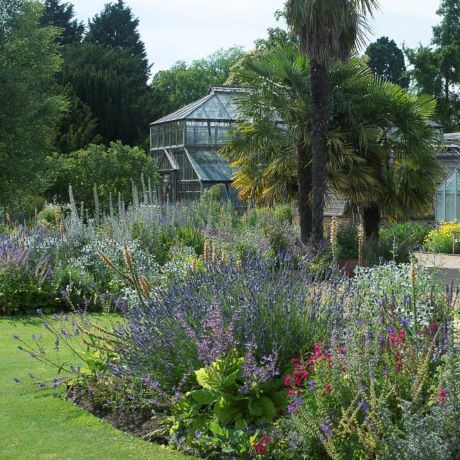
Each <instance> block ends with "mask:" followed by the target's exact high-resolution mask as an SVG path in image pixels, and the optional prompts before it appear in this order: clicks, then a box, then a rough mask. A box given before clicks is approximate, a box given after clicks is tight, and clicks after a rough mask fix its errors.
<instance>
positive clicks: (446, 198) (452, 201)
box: [435, 167, 460, 222]
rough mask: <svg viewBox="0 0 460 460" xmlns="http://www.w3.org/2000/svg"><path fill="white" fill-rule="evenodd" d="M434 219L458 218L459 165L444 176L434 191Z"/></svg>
mask: <svg viewBox="0 0 460 460" xmlns="http://www.w3.org/2000/svg"><path fill="white" fill-rule="evenodd" d="M435 206H436V209H435V211H436V220H437V221H438V222H452V221H454V220H456V221H458V220H460V167H457V168H456V169H454V171H453V172H452V173H451V174H450V175H449V176H448V177H447V178H446V180H445V181H444V182H443V183H442V184H441V185H440V186H439V188H438V189H437V191H436V205H435Z"/></svg>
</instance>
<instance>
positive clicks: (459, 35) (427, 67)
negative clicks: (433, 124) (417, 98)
mask: <svg viewBox="0 0 460 460" xmlns="http://www.w3.org/2000/svg"><path fill="white" fill-rule="evenodd" d="M459 13H460V0H442V2H441V5H440V8H439V9H438V11H437V14H438V15H439V16H441V22H440V24H439V25H438V26H436V27H434V28H433V39H432V43H431V45H430V46H422V45H420V46H419V47H418V48H415V49H406V55H407V57H408V60H409V63H410V64H411V65H412V67H413V69H412V71H411V76H412V79H413V83H414V86H415V88H416V90H417V91H418V92H419V93H426V94H431V95H433V96H434V97H435V98H436V102H437V107H436V113H435V118H436V119H437V121H439V122H440V123H442V124H443V125H444V127H445V129H446V130H456V129H458V128H459V127H460V41H459V39H460V22H459V21H458V17H459Z"/></svg>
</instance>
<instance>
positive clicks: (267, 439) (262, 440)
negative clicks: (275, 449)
mask: <svg viewBox="0 0 460 460" xmlns="http://www.w3.org/2000/svg"><path fill="white" fill-rule="evenodd" d="M260 442H261V443H262V444H268V443H269V442H270V438H269V437H268V436H267V435H266V434H265V435H263V436H262V437H261V438H260Z"/></svg>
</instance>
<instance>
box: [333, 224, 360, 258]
mask: <svg viewBox="0 0 460 460" xmlns="http://www.w3.org/2000/svg"><path fill="white" fill-rule="evenodd" d="M336 257H337V259H357V258H358V229H357V227H356V225H354V224H348V225H341V226H340V227H339V228H338V230H337V249H336Z"/></svg>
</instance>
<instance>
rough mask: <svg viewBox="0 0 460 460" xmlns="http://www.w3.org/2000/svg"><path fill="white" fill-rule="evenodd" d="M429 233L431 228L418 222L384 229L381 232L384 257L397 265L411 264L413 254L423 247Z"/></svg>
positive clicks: (399, 224) (389, 226)
mask: <svg viewBox="0 0 460 460" xmlns="http://www.w3.org/2000/svg"><path fill="white" fill-rule="evenodd" d="M428 232H429V227H428V226H427V225H425V224H421V223H418V222H401V223H395V224H392V225H388V226H386V227H383V228H382V229H381V230H380V242H381V248H382V252H383V254H382V256H383V257H384V258H385V260H393V261H395V262H397V263H407V262H409V259H410V254H411V252H413V251H414V250H416V249H419V248H420V247H421V246H422V244H423V242H424V240H425V238H426V236H427V234H428Z"/></svg>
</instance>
